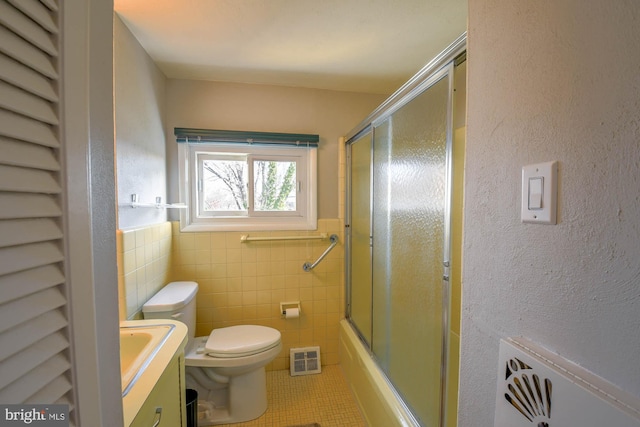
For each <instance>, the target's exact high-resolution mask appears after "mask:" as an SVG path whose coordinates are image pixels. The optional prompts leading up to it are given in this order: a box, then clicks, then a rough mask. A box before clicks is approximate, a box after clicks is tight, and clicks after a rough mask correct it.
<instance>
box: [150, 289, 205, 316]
mask: <svg viewBox="0 0 640 427" xmlns="http://www.w3.org/2000/svg"><path fill="white" fill-rule="evenodd" d="M196 292H198V284H197V283H196V282H171V283H169V284H168V285H167V286H165V287H164V288H162V289H160V290H159V291H158V292H157V293H156V294H155V295H154V296H152V297H151V299H150V300H149V301H147V302H146V303H145V304H144V305H143V306H142V312H143V313H157V312H161V311H174V310H179V309H181V308H182V307H184V306H185V305H187V304H189V302H191V300H192V299H193V297H194V296H195V295H196Z"/></svg>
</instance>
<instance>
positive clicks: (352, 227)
mask: <svg viewBox="0 0 640 427" xmlns="http://www.w3.org/2000/svg"><path fill="white" fill-rule="evenodd" d="M464 40H465V39H464V37H461V38H460V39H459V40H458V41H457V42H456V43H454V44H453V45H452V46H451V47H449V48H448V49H447V50H446V51H445V52H443V53H442V54H441V55H440V57H438V58H436V59H434V61H432V63H431V66H429V65H428V66H427V67H425V69H424V70H423V72H421V73H419V74H418V75H417V76H416V77H414V79H412V80H410V81H409V82H408V83H407V84H406V85H405V86H403V88H401V89H400V90H399V91H398V92H397V93H396V94H395V95H394V96H392V97H391V98H390V99H389V100H388V101H387V102H386V103H385V104H383V105H382V106H381V107H380V108H379V109H378V110H376V111H375V112H374V113H373V114H372V115H371V116H370V117H369V118H368V119H367V120H365V122H363V123H362V124H361V126H360V127H358V128H356V129H355V130H354V132H352V135H351V136H348V139H347V216H346V217H347V221H346V225H347V233H346V236H347V263H346V265H347V277H346V279H347V289H348V292H347V294H348V295H347V318H348V319H349V321H350V322H351V324H352V326H353V328H354V329H355V330H356V331H357V333H358V334H359V336H360V338H361V340H362V341H363V343H364V345H365V346H367V347H368V348H369V350H370V353H371V355H372V357H373V358H374V360H375V361H376V363H377V365H378V367H379V368H380V369H381V370H382V371H383V372H384V374H385V376H386V378H387V379H388V381H389V382H390V383H391V385H392V386H393V388H394V389H395V391H396V393H397V394H398V396H399V397H400V398H401V400H402V401H403V402H404V404H405V405H406V406H407V408H408V409H409V411H410V412H411V414H412V415H413V416H414V417H415V422H416V424H418V425H423V426H444V425H445V408H446V384H447V382H446V372H447V356H448V354H447V352H448V335H449V326H448V321H449V294H448V293H449V284H448V281H449V276H450V268H451V250H450V241H451V238H450V237H451V232H450V230H451V200H452V194H451V193H452V168H453V160H452V159H453V155H452V144H453V107H454V106H453V104H454V96H453V94H454V75H455V73H454V70H455V67H456V65H457V63H458V62H459V61H460V60H461V58H464V46H465V45H464Z"/></svg>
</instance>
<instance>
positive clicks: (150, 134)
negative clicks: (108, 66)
mask: <svg viewBox="0 0 640 427" xmlns="http://www.w3.org/2000/svg"><path fill="white" fill-rule="evenodd" d="M113 20H114V23H113V30H114V83H115V88H114V92H115V96H114V100H115V130H116V158H117V161H116V173H117V184H118V204H119V209H118V228H121V229H122V228H131V227H140V226H144V225H149V224H157V223H161V222H163V221H166V220H167V213H166V211H165V210H164V209H155V208H136V209H132V208H131V207H129V206H127V205H126V204H127V203H129V202H130V201H131V194H133V193H136V194H138V197H139V199H140V200H139V201H140V202H142V203H155V198H156V196H160V197H162V200H163V202H165V203H166V202H167V201H168V202H174V201H175V200H167V173H166V171H167V167H166V161H165V160H166V159H165V157H166V155H165V135H164V109H165V81H166V78H165V77H164V74H162V72H161V71H160V69H159V68H158V67H157V66H156V65H155V64H154V62H153V61H152V60H151V58H150V57H149V55H148V54H147V53H146V52H145V51H144V49H143V48H142V46H140V43H138V41H137V40H136V39H135V37H134V36H133V34H131V32H130V31H129V29H128V28H127V27H126V26H125V25H124V24H123V22H122V21H121V20H120V18H119V17H118V16H117V15H114V19H113Z"/></svg>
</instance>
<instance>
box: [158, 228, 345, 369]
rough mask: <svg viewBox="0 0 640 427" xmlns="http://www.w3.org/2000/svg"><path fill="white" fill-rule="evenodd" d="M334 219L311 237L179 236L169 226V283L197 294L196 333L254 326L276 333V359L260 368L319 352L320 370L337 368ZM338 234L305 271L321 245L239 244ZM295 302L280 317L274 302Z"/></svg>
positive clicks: (339, 255) (340, 265)
mask: <svg viewBox="0 0 640 427" xmlns="http://www.w3.org/2000/svg"><path fill="white" fill-rule="evenodd" d="M342 224H343V223H342V221H341V220H339V219H328V220H319V221H318V230H316V231H311V232H291V231H282V232H255V233H242V232H208V233H181V232H180V228H179V224H178V223H177V222H175V223H172V235H173V238H172V251H171V254H172V265H171V278H172V280H194V281H196V282H198V284H199V292H198V296H197V307H198V312H197V327H196V334H197V335H208V334H209V333H210V332H211V330H212V329H213V328H219V327H224V326H231V325H240V324H254V325H264V326H270V327H274V328H276V329H278V330H279V331H280V332H281V333H282V341H283V350H282V353H281V354H280V355H279V356H278V357H277V358H276V359H275V360H274V362H272V363H271V364H270V365H269V366H268V367H267V369H270V370H278V369H289V349H290V348H296V347H307V346H320V349H321V359H322V364H323V365H330V364H337V363H338V330H339V321H340V319H341V318H342V317H343V313H344V292H343V289H344V286H343V282H344V277H343V276H344V261H343V259H344V249H343V248H344V246H343V243H344V237H343V228H344V227H343V225H342ZM319 233H327V234H329V235H331V234H337V235H338V236H339V244H338V245H337V246H336V247H335V248H334V249H333V250H332V251H331V252H330V253H329V254H328V255H327V257H326V258H325V259H324V260H323V261H322V262H321V263H320V264H318V266H317V267H316V268H315V269H314V270H313V271H311V272H305V271H304V270H303V269H302V265H303V264H304V263H305V262H307V261H310V262H313V261H315V260H316V259H317V257H318V256H319V255H321V254H322V253H323V252H324V251H325V249H326V248H327V247H328V246H329V244H330V243H329V241H328V240H290V241H263V242H249V243H241V242H240V237H241V236H242V235H243V234H250V235H251V236H254V237H266V236H292V235H294V236H295V235H318V234H319ZM283 301H300V303H301V315H300V317H299V318H297V319H284V318H283V317H282V315H281V313H280V302H283Z"/></svg>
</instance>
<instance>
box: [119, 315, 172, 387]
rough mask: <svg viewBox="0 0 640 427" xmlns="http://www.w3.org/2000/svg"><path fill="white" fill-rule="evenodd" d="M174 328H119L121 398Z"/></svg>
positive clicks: (155, 325)
mask: <svg viewBox="0 0 640 427" xmlns="http://www.w3.org/2000/svg"><path fill="white" fill-rule="evenodd" d="M174 328H175V325H170V324H153V325H140V326H121V327H120V375H121V376H122V396H125V395H126V394H127V393H128V392H129V390H131V387H133V385H134V384H135V381H136V380H137V378H139V377H140V375H142V373H143V372H144V370H145V369H146V368H147V366H148V365H149V363H150V362H151V360H152V359H153V357H154V356H155V354H156V353H157V352H158V351H159V350H160V348H161V347H162V344H163V343H164V342H165V341H166V340H167V338H168V337H169V335H170V334H171V333H172V332H173V330H174Z"/></svg>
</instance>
